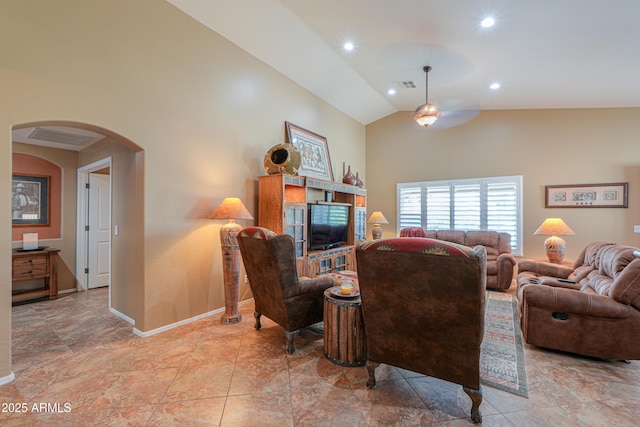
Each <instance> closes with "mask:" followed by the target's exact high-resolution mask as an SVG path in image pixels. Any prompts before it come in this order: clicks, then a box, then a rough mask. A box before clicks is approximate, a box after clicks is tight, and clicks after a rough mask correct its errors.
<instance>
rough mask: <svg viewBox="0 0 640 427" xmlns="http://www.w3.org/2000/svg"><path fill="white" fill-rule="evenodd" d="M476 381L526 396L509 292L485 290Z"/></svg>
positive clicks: (519, 338) (515, 315)
mask: <svg viewBox="0 0 640 427" xmlns="http://www.w3.org/2000/svg"><path fill="white" fill-rule="evenodd" d="M480 381H481V382H482V384H484V385H486V386H489V387H493V388H497V389H499V390H503V391H506V392H509V393H513V394H515V395H518V396H522V397H526V398H528V397H529V392H528V391H527V375H526V372H525V366H524V350H523V349H522V334H521V332H520V324H519V321H518V303H517V301H516V300H515V299H514V298H513V296H512V295H510V294H505V293H502V292H492V291H487V306H486V313H485V323H484V339H483V341H482V348H481V351H480Z"/></svg>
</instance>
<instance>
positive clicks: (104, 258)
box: [87, 173, 111, 289]
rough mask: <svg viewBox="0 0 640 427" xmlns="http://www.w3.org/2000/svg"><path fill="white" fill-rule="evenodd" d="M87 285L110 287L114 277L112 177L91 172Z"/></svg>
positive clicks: (90, 287)
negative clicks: (112, 275) (112, 276)
mask: <svg viewBox="0 0 640 427" xmlns="http://www.w3.org/2000/svg"><path fill="white" fill-rule="evenodd" d="M88 224H89V235H88V251H87V257H88V262H87V265H88V266H89V273H88V277H87V280H88V283H87V288H89V289H92V288H98V287H102V286H109V284H110V276H111V271H110V269H111V176H110V175H105V174H100V173H90V174H89V212H88Z"/></svg>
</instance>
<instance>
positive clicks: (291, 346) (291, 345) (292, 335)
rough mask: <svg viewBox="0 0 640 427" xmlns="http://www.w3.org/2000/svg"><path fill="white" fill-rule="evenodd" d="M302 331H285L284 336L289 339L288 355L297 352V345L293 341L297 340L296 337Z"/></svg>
mask: <svg viewBox="0 0 640 427" xmlns="http://www.w3.org/2000/svg"><path fill="white" fill-rule="evenodd" d="M299 331H300V329H296V330H295V331H291V332H289V331H284V335H285V336H286V337H287V353H289V354H293V353H295V352H296V345H295V343H294V342H293V340H294V339H295V338H296V335H298V332H299Z"/></svg>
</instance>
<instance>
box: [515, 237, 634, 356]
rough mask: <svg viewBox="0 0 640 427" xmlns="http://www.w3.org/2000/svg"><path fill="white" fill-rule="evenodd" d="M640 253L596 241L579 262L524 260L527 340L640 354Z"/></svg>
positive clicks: (521, 283)
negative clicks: (568, 264) (566, 264)
mask: <svg viewBox="0 0 640 427" xmlns="http://www.w3.org/2000/svg"><path fill="white" fill-rule="evenodd" d="M639 256H640V253H639V252H638V249H637V248H634V247H631V246H625V245H619V244H614V243H607V242H593V243H590V244H589V245H587V246H586V247H585V248H584V249H583V250H582V251H581V253H580V254H579V255H578V257H577V258H576V260H575V262H574V264H573V266H565V265H558V264H552V263H549V262H543V261H535V260H527V259H523V260H521V261H520V263H519V264H518V270H519V271H520V273H519V274H518V301H519V304H520V326H521V329H522V335H523V337H524V339H525V341H526V342H527V343H528V344H532V345H536V346H539V347H545V348H551V349H554V350H561V351H566V352H570V353H576V354H581V355H585V356H592V357H601V358H608V359H623V360H624V359H634V360H635V359H640V258H639Z"/></svg>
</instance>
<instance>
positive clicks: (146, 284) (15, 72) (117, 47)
mask: <svg viewBox="0 0 640 427" xmlns="http://www.w3.org/2000/svg"><path fill="white" fill-rule="evenodd" d="M0 8H1V9H2V10H3V13H1V14H0V51H1V52H2V55H0V89H1V92H2V94H3V96H2V98H1V99H0V129H3V132H0V151H2V153H4V154H7V156H5V155H4V154H3V155H2V156H1V157H0V166H2V171H3V173H2V175H0V180H2V183H3V184H2V185H0V196H1V197H2V198H0V200H7V201H8V200H9V197H8V191H9V187H10V185H9V182H10V175H11V172H10V161H8V160H7V159H10V158H11V150H12V146H11V127H12V126H15V125H21V124H25V123H33V122H39V121H56V120H61V121H73V122H78V123H85V124H88V125H90V126H95V127H97V128H100V129H106V130H108V131H110V132H113V133H114V134H116V135H121V136H122V137H123V139H126V140H129V141H132V142H133V143H134V144H136V145H137V146H139V147H140V148H141V149H142V150H143V152H144V154H143V155H142V154H140V153H138V154H137V155H136V158H135V161H136V162H137V163H142V162H144V168H143V169H144V174H143V176H142V177H133V178H132V177H130V178H131V179H132V183H133V185H143V186H144V202H143V203H144V228H143V229H142V230H139V229H138V230H136V231H134V232H143V233H144V242H143V248H141V249H140V251H139V252H138V253H137V255H138V256H140V254H141V253H142V257H143V259H144V265H145V269H144V274H143V275H142V277H138V275H137V270H136V269H135V268H133V269H131V271H128V270H129V267H125V270H126V271H123V272H121V273H119V274H121V277H122V278H123V279H122V280H127V283H126V286H127V287H130V288H131V292H133V293H134V294H135V295H137V296H136V297H135V298H140V299H141V301H140V302H139V303H134V305H135V304H139V305H140V308H139V310H138V309H137V308H135V307H133V308H132V309H131V310H132V311H133V318H134V320H135V322H136V328H138V329H140V330H141V331H151V330H153V329H155V328H159V327H162V326H165V325H168V324H171V323H173V322H177V321H180V320H183V319H187V318H190V317H193V316H196V315H199V314H202V313H206V312H209V311H212V310H216V309H220V308H222V307H223V306H224V303H223V301H224V300H223V298H224V291H223V286H222V262H221V254H220V248H219V244H220V238H219V229H220V226H221V225H222V223H223V221H217V220H209V219H205V217H206V216H207V213H211V212H213V210H214V209H215V207H216V206H217V205H218V204H219V203H220V202H221V201H222V199H223V198H224V197H227V196H238V197H241V198H242V199H243V200H244V201H245V203H246V205H247V207H248V209H249V210H250V211H251V212H252V213H253V214H254V216H256V214H257V203H256V202H257V201H256V197H257V196H256V194H257V177H258V176H259V175H262V174H264V169H263V165H262V161H263V157H264V154H265V153H266V152H267V150H268V149H269V148H270V147H271V146H273V145H275V144H277V143H280V142H281V141H283V139H284V121H285V120H289V121H291V122H293V123H295V124H297V125H299V126H302V127H304V128H307V129H309V130H312V131H314V132H317V133H319V134H321V135H323V136H326V137H327V139H328V142H329V149H330V155H331V159H332V161H333V165H334V172H335V174H336V177H337V178H338V179H339V176H340V174H341V170H342V162H343V161H346V162H347V163H350V164H351V165H352V168H353V170H357V171H360V172H361V176H362V177H363V180H364V181H365V182H366V179H367V177H366V175H365V174H364V172H365V143H364V138H365V129H364V126H363V125H362V124H360V123H358V122H356V121H354V120H352V119H350V118H349V117H347V116H345V115H344V114H342V113H340V112H339V111H337V110H336V109H335V108H333V107H332V106H330V105H328V104H327V103H325V102H323V101H322V100H320V99H318V98H317V97H315V96H313V95H312V94H310V93H309V92H308V91H306V90H304V89H302V88H301V87H299V86H298V85H297V84H295V83H294V82H292V81H291V80H289V79H287V78H286V77H284V76H283V75H281V74H279V73H277V72H276V71H274V70H273V69H271V68H269V67H268V66H266V65H265V64H263V63H261V62H259V61H258V60H256V59H255V58H254V57H252V56H250V55H249V54H247V53H246V52H244V51H242V50H241V49H239V48H238V47H236V46H235V45H233V44H231V43H230V42H228V41H227V40H226V39H224V38H222V37H220V36H218V35H217V34H215V33H213V32H212V31H210V30H208V29H206V28H205V27H203V26H202V25H200V24H199V23H197V22H196V21H194V20H192V19H191V18H189V17H187V16H186V15H184V14H182V13H181V12H180V11H179V10H177V9H176V8H174V7H173V6H171V5H170V4H168V3H166V2H161V1H157V0H138V1H135V2H131V1H125V0H109V1H106V0H104V1H97V2H91V3H90V4H87V3H86V2H82V1H78V0H58V1H56V2H41V1H38V0H23V1H20V2H15V1H13V0H0ZM93 155H95V156H97V157H99V156H100V155H101V153H94V154H93ZM114 173H115V170H114ZM114 179H115V178H114ZM127 179H129V178H127ZM0 222H1V223H2V224H4V226H3V227H2V228H0V230H1V231H0V239H1V238H3V237H4V239H5V241H6V242H9V241H10V230H11V228H10V224H11V222H10V216H9V209H8V208H7V209H0ZM119 237H120V238H121V239H126V238H129V236H128V235H127V234H125V235H123V234H121V236H119ZM134 249H136V248H134ZM129 250H131V249H129ZM0 254H1V256H0V271H1V273H0V320H2V321H1V322H0V378H2V377H5V376H7V375H9V373H10V331H11V329H10V305H11V304H10V298H9V289H10V286H11V283H10V281H11V278H10V264H9V263H10V252H9V245H8V244H7V245H6V246H5V249H4V250H2V251H1V252H0ZM119 256H124V255H119ZM128 273H131V274H128ZM241 295H242V296H244V297H247V296H248V289H247V285H245V284H243V285H242V287H241ZM127 310H128V309H127Z"/></svg>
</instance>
